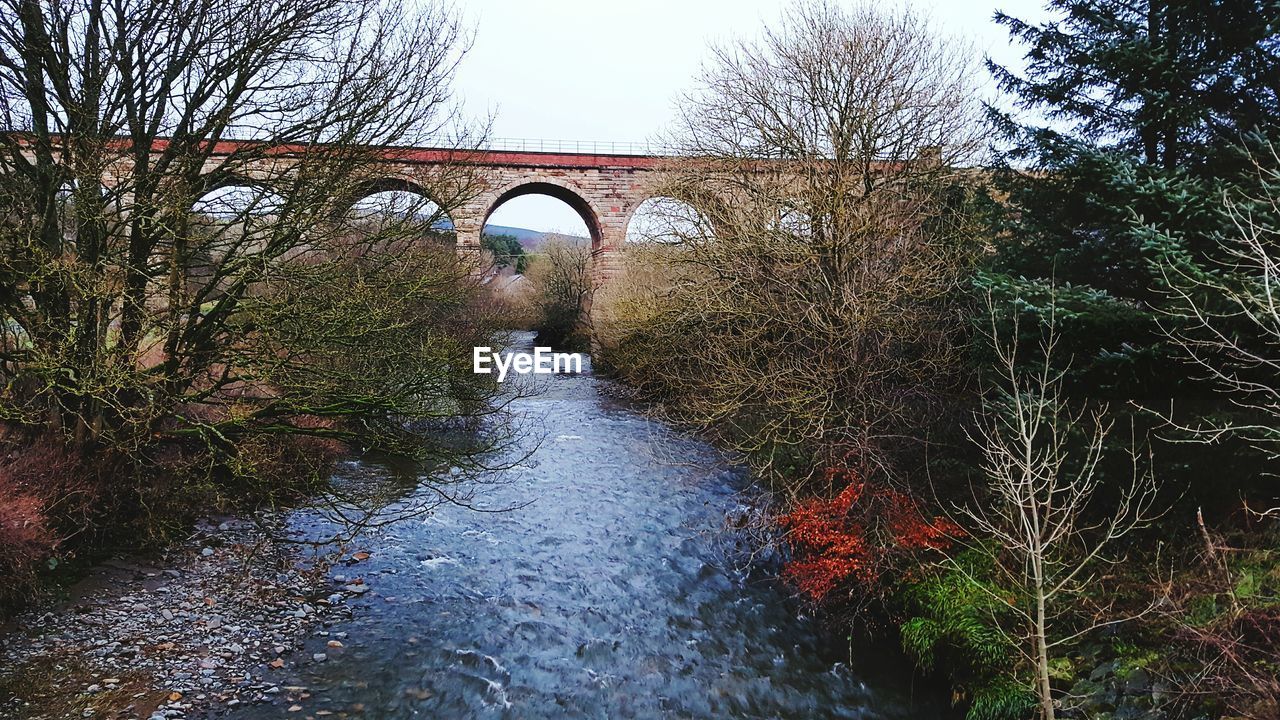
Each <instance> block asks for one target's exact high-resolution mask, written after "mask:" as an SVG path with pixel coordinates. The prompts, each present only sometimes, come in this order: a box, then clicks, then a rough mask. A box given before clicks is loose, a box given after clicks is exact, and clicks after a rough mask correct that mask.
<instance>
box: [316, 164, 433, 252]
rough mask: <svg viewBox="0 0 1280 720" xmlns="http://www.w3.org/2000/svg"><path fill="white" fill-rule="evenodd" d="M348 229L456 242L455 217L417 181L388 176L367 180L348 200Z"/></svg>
mask: <svg viewBox="0 0 1280 720" xmlns="http://www.w3.org/2000/svg"><path fill="white" fill-rule="evenodd" d="M341 215H342V219H343V223H344V225H345V226H346V229H347V230H348V231H350V232H351V233H353V235H354V236H355V237H358V238H362V239H369V238H379V239H381V240H382V241H383V242H401V241H408V242H428V243H432V244H439V245H443V246H453V245H454V244H455V243H456V241H457V235H456V233H455V232H454V228H453V219H452V218H450V217H449V214H448V213H447V212H445V210H444V209H443V208H441V207H440V205H439V204H438V203H436V202H435V201H434V200H432V199H431V197H430V196H429V195H428V194H427V193H426V192H425V191H423V189H422V188H421V187H420V186H419V185H417V184H416V183H413V182H409V181H407V180H399V179H394V178H388V179H383V180H378V181H374V182H370V183H367V184H365V185H363V186H362V187H360V188H359V190H358V191H357V192H356V193H355V194H354V197H353V198H351V199H350V200H349V202H347V203H346V207H345V208H343V212H342V214H341Z"/></svg>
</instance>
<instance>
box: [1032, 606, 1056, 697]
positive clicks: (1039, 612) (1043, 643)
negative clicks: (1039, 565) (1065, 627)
mask: <svg viewBox="0 0 1280 720" xmlns="http://www.w3.org/2000/svg"><path fill="white" fill-rule="evenodd" d="M1036 666H1037V671H1038V673H1039V678H1038V684H1039V686H1040V692H1039V694H1040V717H1041V720H1054V713H1053V691H1052V689H1051V688H1050V687H1049V643H1048V640H1047V639H1046V637H1045V620H1044V589H1043V588H1042V587H1040V586H1039V584H1038V583H1037V587H1036Z"/></svg>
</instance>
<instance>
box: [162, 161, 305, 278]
mask: <svg viewBox="0 0 1280 720" xmlns="http://www.w3.org/2000/svg"><path fill="white" fill-rule="evenodd" d="M287 214H288V201H287V199H286V198H284V197H282V196H281V195H279V194H278V193H276V192H275V191H274V190H273V189H272V188H270V187H268V186H266V185H263V184H260V183H255V182H254V181H252V180H249V179H238V180H234V181H231V182H227V183H224V184H222V185H219V186H217V187H215V188H213V189H212V190H209V191H207V192H205V193H204V194H203V195H201V196H200V197H198V198H196V200H195V202H193V203H192V205H191V211H190V216H189V223H190V227H189V229H190V233H189V235H188V238H187V246H186V247H185V248H183V253H184V254H185V258H184V260H183V262H182V263H181V264H182V266H183V269H184V270H185V272H186V283H187V289H188V291H189V292H192V293H195V294H200V295H203V296H206V297H207V298H208V299H209V300H213V299H216V297H217V296H218V294H219V293H220V291H221V290H222V289H223V288H224V287H225V286H226V285H227V284H228V283H231V282H234V278H233V277H232V276H233V275H235V273H234V272H230V269H231V268H233V267H235V266H236V265H237V264H238V263H240V262H241V261H242V260H243V259H245V258H250V257H253V256H259V255H261V256H268V255H269V256H270V257H271V259H276V258H278V257H280V256H282V255H283V254H285V253H286V252H287V251H288V250H289V249H291V248H285V247H282V246H283V245H285V244H287V243H286V242H285V241H284V240H282V239H281V238H282V237H283V236H284V235H285V233H284V232H283V226H284V225H286V224H287V222H288V220H287V219H285V216H287ZM157 251H158V252H160V253H167V252H169V251H170V249H169V248H164V247H160V248H157Z"/></svg>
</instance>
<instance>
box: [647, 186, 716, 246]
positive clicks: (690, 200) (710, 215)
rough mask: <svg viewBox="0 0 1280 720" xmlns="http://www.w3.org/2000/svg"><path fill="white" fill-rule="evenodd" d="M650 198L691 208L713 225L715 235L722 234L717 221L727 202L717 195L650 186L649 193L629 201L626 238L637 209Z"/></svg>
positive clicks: (712, 230) (712, 229)
mask: <svg viewBox="0 0 1280 720" xmlns="http://www.w3.org/2000/svg"><path fill="white" fill-rule="evenodd" d="M650 200H672V201H675V202H678V203H681V204H683V205H686V206H688V207H689V208H691V209H692V210H693V211H694V212H695V213H697V214H698V215H699V216H700V217H701V219H702V220H703V221H705V222H707V223H708V224H709V225H710V226H711V232H712V234H714V235H720V234H722V233H721V231H720V223H718V222H716V218H717V216H718V214H719V213H721V212H724V208H725V207H726V205H725V202H724V201H723V200H722V199H721V198H719V197H716V196H715V195H713V194H711V193H708V192H704V191H698V192H688V191H683V192H674V191H671V189H670V188H662V187H655V188H650V189H649V190H648V192H647V193H645V194H642V195H638V196H637V197H636V199H635V200H634V201H632V202H631V203H629V204H628V205H627V206H626V208H625V212H624V213H623V215H622V234H623V239H624V240H625V239H626V234H627V233H628V232H629V231H630V230H631V222H632V221H633V220H635V216H636V211H638V210H639V209H640V206H641V205H644V204H645V203H647V202H649V201H650Z"/></svg>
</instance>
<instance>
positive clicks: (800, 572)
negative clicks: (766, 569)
mask: <svg viewBox="0 0 1280 720" xmlns="http://www.w3.org/2000/svg"><path fill="white" fill-rule="evenodd" d="M826 479H827V481H828V486H829V487H841V486H843V489H842V490H841V491H840V492H839V493H838V494H837V495H836V496H835V497H833V498H831V499H821V498H816V499H812V500H807V501H804V502H801V503H800V504H798V505H797V506H796V507H795V508H794V509H793V510H791V511H790V512H788V513H787V514H785V515H783V516H782V517H781V518H779V520H778V523H779V525H780V526H781V527H782V529H783V530H784V531H785V532H786V540H787V543H788V545H789V546H790V548H791V552H792V557H791V559H790V560H789V561H788V562H787V563H786V565H785V566H784V568H783V577H784V578H785V579H786V580H787V581H788V582H790V583H791V584H792V585H793V586H794V587H795V588H796V589H797V590H799V591H800V593H802V594H803V595H804V596H805V597H807V598H808V599H809V600H812V601H814V602H822V601H826V600H829V599H833V598H832V593H833V592H834V591H836V590H837V589H841V590H847V593H848V598H849V599H852V600H855V601H857V600H861V601H866V600H869V599H873V598H875V597H877V596H880V595H881V594H882V593H883V592H884V589H885V587H884V585H885V582H886V581H888V580H891V579H894V578H900V577H905V576H906V575H907V574H908V573H909V569H908V568H909V567H913V566H914V565H915V564H916V562H917V560H918V555H919V553H920V552H922V551H930V550H946V549H947V548H949V547H950V546H951V543H952V541H953V540H954V539H955V538H957V537H959V536H961V535H962V534H963V531H962V530H961V529H960V527H959V526H957V525H956V524H955V523H953V522H951V521H950V520H948V519H947V518H944V517H933V518H926V517H925V516H924V514H923V513H922V512H921V510H920V505H919V503H918V502H916V501H915V500H914V499H912V498H911V497H909V496H908V495H906V494H904V493H902V492H899V491H897V490H894V489H893V488H890V487H887V486H884V485H878V484H873V483H871V482H868V481H865V480H863V479H862V475H861V473H859V472H856V471H855V470H852V469H850V468H848V467H843V466H841V467H832V468H829V469H828V470H827V471H826Z"/></svg>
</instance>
